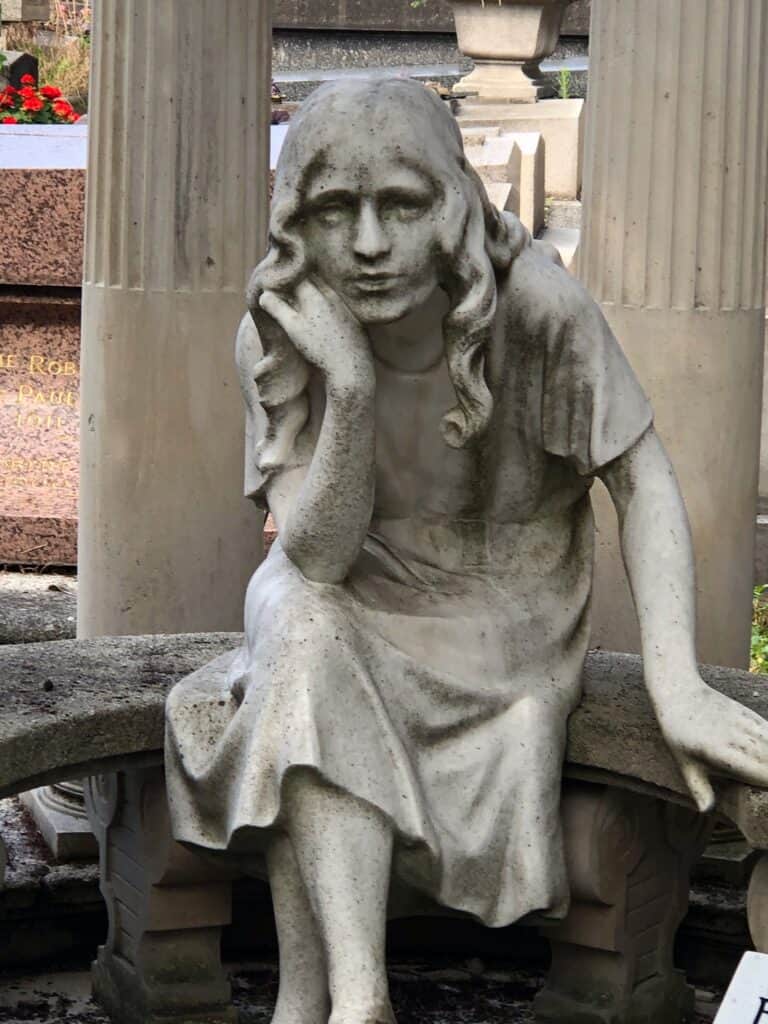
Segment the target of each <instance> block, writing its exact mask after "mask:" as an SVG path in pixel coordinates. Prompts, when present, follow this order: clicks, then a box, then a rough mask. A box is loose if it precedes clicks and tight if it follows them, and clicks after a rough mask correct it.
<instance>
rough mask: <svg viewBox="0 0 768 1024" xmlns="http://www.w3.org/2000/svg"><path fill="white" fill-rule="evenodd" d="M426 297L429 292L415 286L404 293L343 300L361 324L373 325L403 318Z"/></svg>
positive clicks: (418, 307)
mask: <svg viewBox="0 0 768 1024" xmlns="http://www.w3.org/2000/svg"><path fill="white" fill-rule="evenodd" d="M428 297H429V292H427V293H426V294H422V292H421V291H420V290H419V289H418V288H417V289H414V290H413V291H410V292H408V293H407V294H406V295H375V296H366V297H365V298H359V297H356V298H354V299H350V298H348V297H345V301H346V303H347V305H348V306H349V308H350V310H351V311H352V312H353V313H354V315H355V316H356V317H357V319H358V320H359V321H360V323H361V324H366V325H367V326H369V327H374V326H385V325H386V324H394V323H397V321H398V320H403V319H404V318H405V317H407V316H409V315H410V314H411V313H414V312H416V311H417V310H418V309H420V308H421V306H422V305H423V304H424V302H425V300H426V299H427V298H428Z"/></svg>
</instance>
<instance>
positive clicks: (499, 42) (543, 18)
mask: <svg viewBox="0 0 768 1024" xmlns="http://www.w3.org/2000/svg"><path fill="white" fill-rule="evenodd" d="M572 2H573V0H453V12H454V18H455V21H456V35H457V37H458V41H459V49H460V50H461V52H462V53H463V54H465V55H466V56H467V57H471V58H472V59H473V60H474V62H475V68H474V70H473V71H472V72H471V73H470V74H469V75H467V76H466V77H465V78H463V79H462V80H461V81H460V82H459V83H458V85H457V86H456V91H457V92H460V93H462V94H463V93H471V94H472V95H473V96H477V98H478V99H480V100H483V101H490V102H497V103H535V102H536V101H537V100H539V99H542V98H543V97H546V96H554V94H555V90H554V89H553V88H552V86H551V85H550V84H549V83H548V82H547V81H546V80H545V79H544V78H542V75H541V70H540V68H539V62H540V61H542V60H543V59H544V58H545V57H548V56H549V55H550V54H551V53H552V51H553V50H554V49H555V47H556V46H557V41H558V39H559V38H560V28H561V26H562V23H563V16H564V15H565V11H566V8H567V7H568V5H569V4H570V3H572Z"/></svg>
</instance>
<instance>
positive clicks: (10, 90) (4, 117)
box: [0, 75, 80, 124]
mask: <svg viewBox="0 0 768 1024" xmlns="http://www.w3.org/2000/svg"><path fill="white" fill-rule="evenodd" d="M79 119H80V118H79V115H78V114H76V113H75V111H74V110H73V108H72V104H71V103H70V102H69V101H68V100H66V99H64V96H63V95H62V92H61V89H58V88H57V87H56V86H55V85H44V86H43V87H42V88H41V89H38V88H37V87H36V86H35V80H34V78H33V77H32V75H24V76H23V77H22V79H21V88H20V89H14V87H13V86H12V85H8V86H6V88H5V89H3V90H2V92H0V124H73V123H74V122H75V121H78V120H79Z"/></svg>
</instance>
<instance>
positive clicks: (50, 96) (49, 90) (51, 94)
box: [40, 85, 61, 100]
mask: <svg viewBox="0 0 768 1024" xmlns="http://www.w3.org/2000/svg"><path fill="white" fill-rule="evenodd" d="M40 95H41V96H45V98H46V99H47V100H56V99H58V98H59V96H61V89H57V88H56V86H55V85H44V86H43V88H42V89H41V90H40Z"/></svg>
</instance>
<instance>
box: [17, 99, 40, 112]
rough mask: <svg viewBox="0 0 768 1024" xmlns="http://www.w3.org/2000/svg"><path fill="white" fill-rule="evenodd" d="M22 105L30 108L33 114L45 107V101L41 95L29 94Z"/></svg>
mask: <svg viewBox="0 0 768 1024" xmlns="http://www.w3.org/2000/svg"><path fill="white" fill-rule="evenodd" d="M21 106H22V109H23V110H28V111H29V112H30V113H31V114H35V113H37V111H38V110H42V109H43V107H44V106H45V103H43V101H42V100H41V99H40V97H39V96H28V97H27V99H25V100H24V102H23V103H22V104H21Z"/></svg>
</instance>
